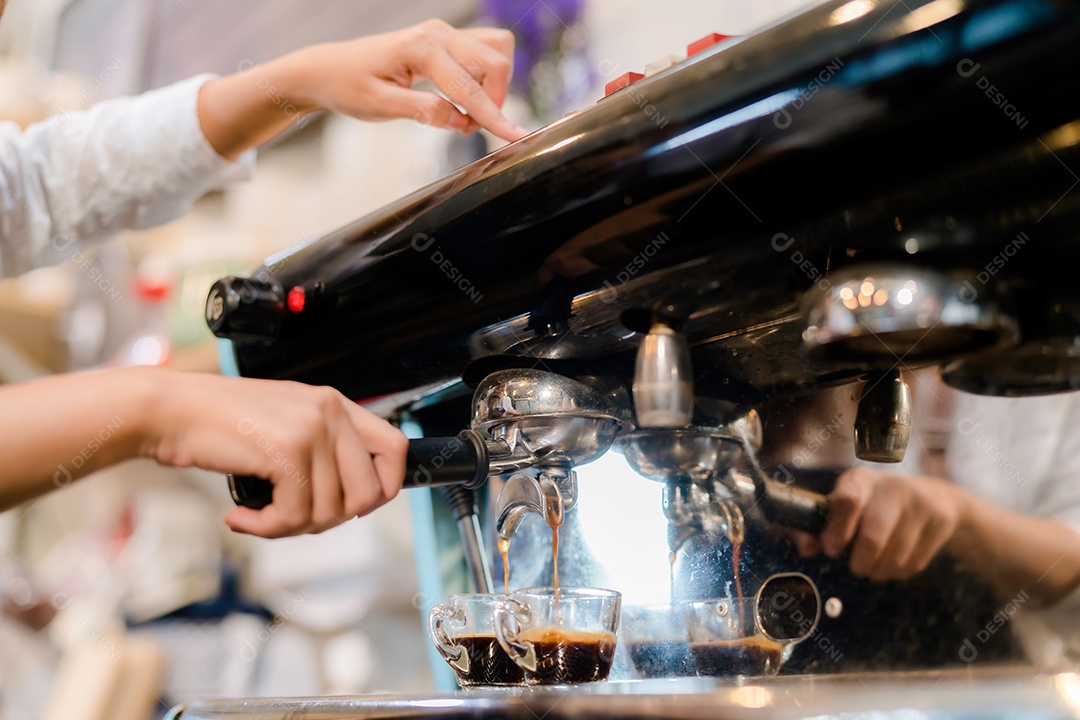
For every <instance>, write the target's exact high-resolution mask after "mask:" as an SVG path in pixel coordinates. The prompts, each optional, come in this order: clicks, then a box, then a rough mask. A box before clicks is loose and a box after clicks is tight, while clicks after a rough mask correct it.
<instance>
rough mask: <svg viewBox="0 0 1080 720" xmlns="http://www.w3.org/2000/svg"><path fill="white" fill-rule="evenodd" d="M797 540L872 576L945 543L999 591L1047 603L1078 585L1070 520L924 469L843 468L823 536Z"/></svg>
mask: <svg viewBox="0 0 1080 720" xmlns="http://www.w3.org/2000/svg"><path fill="white" fill-rule="evenodd" d="M795 539H796V543H797V545H798V548H799V552H800V554H801V555H803V556H804V557H812V556H814V555H816V554H818V553H819V552H823V553H824V554H825V555H827V556H829V557H832V558H837V557H839V556H840V555H841V554H842V553H844V552H845V551H846V550H847V551H849V565H850V568H851V571H852V573H853V574H855V575H857V576H861V577H869V578H871V579H873V580H878V581H886V580H903V579H907V578H910V577H912V576H913V575H915V574H916V573H919V572H922V571H923V570H925V569H926V567H927V565H929V563H930V561H931V560H933V558H934V557H935V556H936V555H937V554H938V553H939V552H940V551H941V550H943V549H947V550H948V551H949V552H950V553H951V554H952V555H953V556H954V557H955V558H956V559H957V560H958V561H959V562H961V563H962V564H963V565H965V566H966V567H968V568H969V569H971V570H972V571H973V572H976V573H978V574H979V575H980V576H982V577H983V578H984V579H985V580H986V581H987V582H988V583H989V584H990V585H991V586H992V587H993V588H994V589H995V590H996V591H997V592H999V593H1000V594H1001V595H1002V596H1003V597H1009V596H1013V595H1016V594H1017V593H1018V592H1020V591H1021V590H1024V591H1026V592H1027V593H1028V595H1029V596H1030V597H1031V598H1032V599H1033V601H1034V602H1035V603H1036V604H1041V605H1051V604H1053V603H1055V602H1057V601H1058V600H1060V599H1062V598H1063V597H1065V596H1066V595H1068V594H1069V593H1070V592H1072V591H1073V590H1074V589H1075V588H1076V587H1077V586H1078V585H1080V536H1078V535H1077V533H1076V531H1075V530H1073V529H1072V528H1071V527H1070V526H1069V525H1067V524H1065V523H1063V522H1060V521H1058V520H1057V519H1054V518H1043V517H1033V516H1030V515H1025V514H1023V513H1019V512H1016V511H1013V510H1010V509H1006V508H1004V507H1000V506H998V505H996V504H994V503H991V502H989V501H987V500H984V499H982V498H980V497H978V496H976V495H974V494H973V493H971V492H969V491H968V490H965V489H964V488H962V487H959V486H958V485H956V484H954V483H951V482H948V481H946V480H942V479H939V478H933V477H927V476H922V475H906V474H901V473H895V472H891V471H887V470H879V469H876V468H866V467H858V468H852V469H850V470H848V471H846V472H845V473H843V474H842V475H841V476H840V478H839V479H838V480H837V484H836V487H835V488H834V489H833V491H832V492H831V493H830V495H829V517H828V519H827V521H826V526H825V529H824V530H823V531H822V533H821V535H820V536H818V537H813V536H810V535H806V534H804V533H797V534H796V535H795Z"/></svg>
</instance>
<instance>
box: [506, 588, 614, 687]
mask: <svg viewBox="0 0 1080 720" xmlns="http://www.w3.org/2000/svg"><path fill="white" fill-rule="evenodd" d="M621 604H622V595H621V594H619V593H618V592H615V591H614V590H603V589H600V588H585V587H560V588H558V590H556V588H553V587H537V588H526V589H523V590H518V591H516V592H513V593H511V595H510V597H509V598H504V599H503V600H502V601H500V602H498V603H496V605H495V614H494V624H495V636H496V637H497V638H498V640H499V645H501V646H502V649H503V650H504V651H506V654H507V655H509V656H510V658H511V659H512V660H513V661H514V662H515V663H517V664H518V666H520V667H521V669H522V670H524V671H525V682H526V683H527V684H529V685H567V684H576V683H587V682H598V681H601V680H606V679H607V677H608V673H609V672H611V663H612V661H613V660H614V658H615V642H616V633H617V632H618V629H619V611H620V608H621Z"/></svg>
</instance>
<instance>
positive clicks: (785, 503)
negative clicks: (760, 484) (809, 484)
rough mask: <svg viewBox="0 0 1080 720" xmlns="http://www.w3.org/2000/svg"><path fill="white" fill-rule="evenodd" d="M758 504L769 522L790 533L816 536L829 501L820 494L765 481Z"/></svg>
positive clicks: (795, 486) (823, 522) (825, 518)
mask: <svg viewBox="0 0 1080 720" xmlns="http://www.w3.org/2000/svg"><path fill="white" fill-rule="evenodd" d="M759 502H760V505H761V508H762V511H763V512H764V514H765V517H766V518H767V519H768V520H769V522H772V523H775V524H777V525H780V526H782V527H786V528H790V529H792V530H802V531H804V532H808V533H811V534H812V535H820V534H821V531H822V530H824V529H825V521H826V520H827V519H828V517H829V501H828V498H826V497H825V496H824V495H822V494H820V493H816V492H813V491H811V490H807V489H805V488H801V487H798V486H797V485H793V484H787V483H781V482H777V481H775V480H767V481H766V482H765V494H764V498H761V497H760V496H759Z"/></svg>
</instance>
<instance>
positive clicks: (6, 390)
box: [0, 369, 157, 509]
mask: <svg viewBox="0 0 1080 720" xmlns="http://www.w3.org/2000/svg"><path fill="white" fill-rule="evenodd" d="M155 387H156V385H155V383H154V382H153V380H152V376H150V375H149V374H148V372H147V371H145V370H138V369H132V370H110V371H103V372H95V373H78V374H71V375H60V376H56V377H50V378H46V379H42V380H35V381H32V382H26V383H20V384H18V385H10V386H6V387H2V388H0V459H2V462H0V509H7V508H10V507H12V506H13V505H16V504H18V503H20V502H24V501H26V500H29V499H32V498H34V497H37V496H38V495H42V494H44V493H46V492H48V491H50V490H53V489H55V488H58V487H64V486H66V485H67V484H69V483H71V482H73V481H74V480H77V479H78V478H80V477H83V476H85V475H88V474H90V473H91V472H94V471H95V470H100V469H101V468H103V467H106V466H107V465H111V464H113V463H117V462H120V461H122V460H126V459H129V458H132V457H137V456H140V455H143V454H146V453H147V452H148V450H149V448H146V447H144V445H145V441H144V438H145V437H146V436H145V435H144V433H143V432H142V431H143V429H144V428H145V427H146V426H147V423H148V422H149V420H150V418H151V413H152V412H153V408H154V407H155V406H156V405H157V401H156V399H155V398H154V393H155Z"/></svg>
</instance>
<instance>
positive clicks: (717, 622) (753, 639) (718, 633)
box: [682, 598, 793, 677]
mask: <svg viewBox="0 0 1080 720" xmlns="http://www.w3.org/2000/svg"><path fill="white" fill-rule="evenodd" d="M682 612H683V621H684V623H685V625H686V631H687V634H688V635H689V637H690V655H691V657H692V658H693V662H694V667H695V669H696V672H697V674H698V675H702V676H709V677H729V676H733V675H775V674H776V673H778V672H779V671H780V667H781V666H782V665H783V663H784V661H785V660H787V658H788V657H789V656H790V655H791V648H792V645H793V643H791V642H790V641H783V640H777V639H774V638H771V637H769V636H768V635H766V634H765V633H763V632H762V630H761V627H760V625H759V623H758V620H757V600H756V599H754V598H747V599H744V600H742V601H734V600H731V599H729V598H718V599H712V600H699V601H696V602H687V603H684V604H683V605H682Z"/></svg>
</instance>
